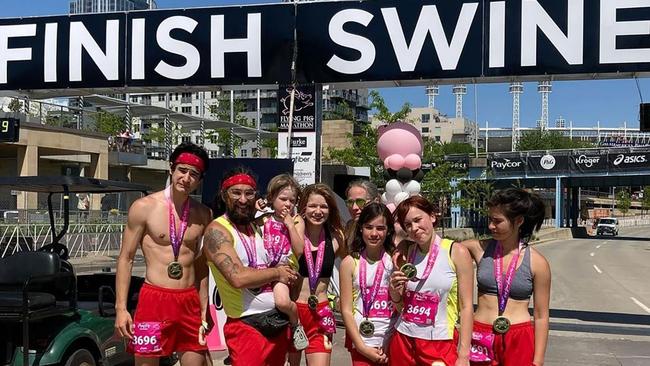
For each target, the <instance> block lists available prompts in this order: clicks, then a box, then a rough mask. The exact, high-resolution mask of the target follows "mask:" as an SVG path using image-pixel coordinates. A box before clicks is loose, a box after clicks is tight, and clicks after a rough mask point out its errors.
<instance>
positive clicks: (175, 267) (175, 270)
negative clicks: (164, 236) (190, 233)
mask: <svg viewBox="0 0 650 366" xmlns="http://www.w3.org/2000/svg"><path fill="white" fill-rule="evenodd" d="M171 191H172V189H171V186H170V187H167V189H165V198H166V199H167V212H168V214H169V241H170V242H171V244H172V252H173V253H174V260H173V261H172V262H171V263H169V265H168V266H167V276H169V278H171V279H173V280H179V279H181V278H182V277H183V266H181V264H180V263H179V262H178V254H179V253H180V251H181V245H182V244H183V236H185V231H186V230H187V222H188V220H189V217H190V199H189V197H188V198H187V199H186V200H185V203H184V204H183V213H182V214H181V217H180V220H181V227H180V230H179V232H176V218H175V217H174V202H173V201H172V198H171Z"/></svg>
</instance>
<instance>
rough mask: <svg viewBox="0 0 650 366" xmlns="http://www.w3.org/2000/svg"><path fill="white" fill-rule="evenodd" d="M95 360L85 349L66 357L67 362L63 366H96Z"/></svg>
mask: <svg viewBox="0 0 650 366" xmlns="http://www.w3.org/2000/svg"><path fill="white" fill-rule="evenodd" d="M96 365H97V363H96V362H95V358H94V357H93V354H92V353H90V351H88V350H87V349H85V348H82V349H80V350H77V351H75V352H74V353H73V354H71V355H70V357H68V360H67V361H66V362H65V366H96Z"/></svg>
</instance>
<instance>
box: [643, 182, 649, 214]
mask: <svg viewBox="0 0 650 366" xmlns="http://www.w3.org/2000/svg"><path fill="white" fill-rule="evenodd" d="M641 209H642V210H643V211H645V212H648V210H650V186H645V187H643V199H642V200H641Z"/></svg>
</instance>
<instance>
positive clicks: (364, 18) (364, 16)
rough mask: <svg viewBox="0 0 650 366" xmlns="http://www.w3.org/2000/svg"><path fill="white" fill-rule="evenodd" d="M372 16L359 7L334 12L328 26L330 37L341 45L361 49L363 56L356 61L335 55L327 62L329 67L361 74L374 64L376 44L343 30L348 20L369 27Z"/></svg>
mask: <svg viewBox="0 0 650 366" xmlns="http://www.w3.org/2000/svg"><path fill="white" fill-rule="evenodd" d="M372 18H373V15H372V14H371V13H369V12H367V11H364V10H359V9H346V10H341V11H340V12H338V13H336V14H334V16H333V17H332V19H331V20H330V24H329V27H328V32H329V36H330V39H331V40H332V42H334V43H336V44H338V45H340V46H343V47H347V48H352V49H354V50H357V51H359V53H361V57H359V58H358V59H357V60H354V61H348V60H344V59H342V58H340V57H339V56H337V55H334V56H332V58H330V60H329V61H328V62H327V67H329V68H330V69H332V70H334V71H336V72H340V73H342V74H359V73H362V72H364V71H366V70H368V69H369V68H370V67H371V66H372V64H373V63H374V62H375V55H376V50H375V45H374V44H372V41H370V40H369V39H367V38H365V37H362V36H360V35H357V34H352V33H348V32H346V31H345V30H343V26H344V25H345V23H348V22H354V23H358V24H361V25H363V26H364V27H367V26H368V24H370V21H371V20H372Z"/></svg>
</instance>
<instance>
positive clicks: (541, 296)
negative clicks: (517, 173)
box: [463, 188, 551, 366]
mask: <svg viewBox="0 0 650 366" xmlns="http://www.w3.org/2000/svg"><path fill="white" fill-rule="evenodd" d="M488 208H489V210H490V213H489V220H490V223H489V229H490V231H491V232H492V240H485V241H478V240H469V241H465V242H463V245H464V246H465V247H467V248H468V249H469V251H470V253H471V254H472V257H473V258H474V261H475V262H476V264H477V272H476V277H477V278H476V279H477V282H478V308H477V309H476V313H475V314H474V336H473V337H472V338H473V339H472V364H473V365H537V366H541V365H543V364H544V353H545V352H546V342H547V339H548V308H549V298H550V292H551V270H550V268H549V265H548V262H547V261H546V259H545V258H544V257H543V256H542V255H541V254H540V253H539V252H538V251H536V250H534V249H533V248H529V247H528V241H529V240H530V238H531V237H532V235H533V232H534V231H537V230H539V228H540V227H541V226H542V222H543V221H544V214H545V211H546V210H545V207H544V202H543V201H542V200H541V199H540V198H539V197H538V196H537V195H534V194H531V193H529V192H526V191H525V190H523V189H516V188H509V189H505V190H502V191H499V192H497V193H496V194H494V195H493V196H492V198H491V199H490V200H489V201H488ZM531 295H534V296H533V298H534V312H533V314H534V322H533V323H532V324H531V321H530V314H529V312H528V305H529V302H530V296H531Z"/></svg>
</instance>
